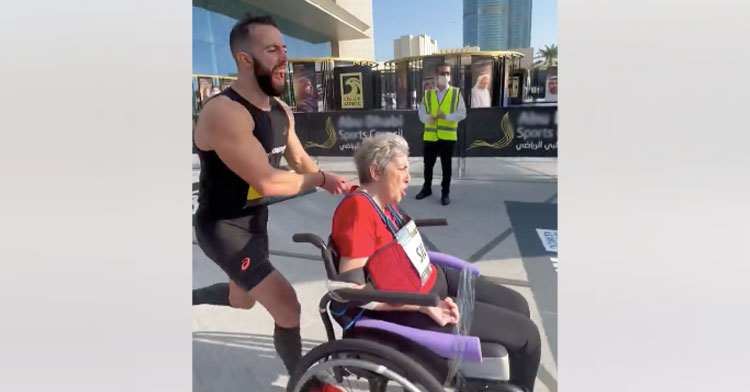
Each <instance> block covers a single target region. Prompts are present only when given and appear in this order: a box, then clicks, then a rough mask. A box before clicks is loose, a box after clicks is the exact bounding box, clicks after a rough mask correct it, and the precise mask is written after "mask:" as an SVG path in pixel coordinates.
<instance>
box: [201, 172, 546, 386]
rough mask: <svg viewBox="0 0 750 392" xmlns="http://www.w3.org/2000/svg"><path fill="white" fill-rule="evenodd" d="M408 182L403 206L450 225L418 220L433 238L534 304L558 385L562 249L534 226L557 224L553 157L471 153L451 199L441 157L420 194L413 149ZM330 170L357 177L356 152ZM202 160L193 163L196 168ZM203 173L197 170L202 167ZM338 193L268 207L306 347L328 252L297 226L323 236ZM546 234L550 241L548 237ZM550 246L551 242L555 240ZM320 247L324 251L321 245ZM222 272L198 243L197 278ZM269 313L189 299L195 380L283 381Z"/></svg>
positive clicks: (204, 281)
mask: <svg viewBox="0 0 750 392" xmlns="http://www.w3.org/2000/svg"><path fill="white" fill-rule="evenodd" d="M410 161H411V174H412V182H411V184H412V185H411V186H410V187H409V190H408V194H407V196H406V198H405V199H404V201H403V203H402V206H403V207H404V209H406V211H408V212H409V214H410V215H412V216H414V217H417V218H431V217H434V218H447V219H448V223H449V226H447V227H428V228H424V229H422V230H421V233H422V236H423V237H424V238H425V242H426V244H427V246H428V248H431V249H433V250H439V251H441V252H445V253H450V254H453V255H455V256H457V257H460V258H463V259H465V260H468V261H470V262H473V263H475V264H476V265H478V266H479V268H480V270H481V272H482V274H484V275H486V276H489V277H492V278H493V279H496V280H497V281H498V282H502V283H507V284H511V287H513V288H514V289H516V290H518V291H519V292H520V293H521V294H523V295H524V296H525V297H526V299H527V300H528V301H529V304H530V305H531V312H532V318H533V319H534V321H535V322H536V323H537V325H539V326H540V327H541V330H542V340H543V348H542V365H541V368H540V370H539V373H538V377H537V387H536V390H537V391H541V392H544V391H557V268H558V264H557V253H556V243H555V244H554V246H555V248H554V249H553V251H550V250H547V249H545V246H544V245H543V243H542V240H541V238H540V235H539V234H538V233H537V229H543V230H554V231H555V238H554V239H555V240H556V230H557V160H555V159H527V160H509V159H499V158H472V159H467V160H466V162H465V164H464V165H463V167H462V170H463V171H464V175H463V177H462V178H461V179H456V178H455V176H456V172H457V168H458V159H454V165H453V167H454V181H453V185H452V187H451V199H452V203H451V204H450V205H449V206H445V207H444V206H442V205H440V201H439V183H440V175H441V173H440V165H439V164H436V165H435V176H436V179H434V180H433V183H434V184H435V185H433V196H432V197H429V198H427V199H425V200H421V201H417V200H415V199H414V195H416V193H417V192H418V191H419V189H420V187H421V185H422V178H421V176H422V163H421V158H412V159H410ZM320 165H321V167H322V168H323V169H324V170H328V171H333V172H337V173H339V174H342V175H344V176H345V177H347V178H356V172H355V170H354V165H353V163H352V161H351V158H321V159H320ZM196 166H197V163H196V164H194V169H195V168H196ZM196 179H197V177H196ZM340 199H341V197H340V196H339V197H333V196H330V195H328V194H327V193H324V192H317V193H314V194H311V195H307V196H304V197H301V198H298V199H293V200H290V201H286V202H283V203H280V204H277V205H274V206H272V207H271V212H270V220H269V231H270V246H271V250H272V256H271V262H272V263H273V264H274V265H275V266H276V268H277V269H279V270H280V271H281V272H282V273H283V274H284V275H285V276H286V277H287V279H289V281H290V282H291V283H292V284H293V285H294V287H295V290H296V291H297V295H298V297H299V299H300V302H301V304H302V325H301V330H302V337H303V350H304V351H307V350H309V349H311V348H312V347H314V346H316V345H318V344H321V343H322V342H324V341H325V331H324V329H323V325H322V322H321V321H320V317H319V315H318V313H317V304H318V301H319V300H320V298H321V296H322V295H323V294H324V293H325V284H324V271H323V266H322V262H320V261H314V260H310V259H308V258H307V257H306V256H313V257H315V256H316V249H315V248H314V247H313V246H312V245H309V244H295V243H293V242H292V240H291V236H292V234H294V233H300V232H311V233H315V234H317V235H319V236H321V237H323V238H326V237H327V236H328V234H329V231H330V224H331V217H332V215H333V211H334V209H335V207H336V205H337V204H338V202H339V200H340ZM550 244H551V243H550V242H548V247H549V246H550ZM550 249H551V248H550ZM317 255H319V253H318V254H317ZM225 280H226V278H225V276H224V274H223V272H222V271H221V270H220V269H219V268H218V267H217V266H216V265H214V264H213V262H211V261H210V260H209V259H208V258H207V257H206V256H205V255H204V254H203V252H201V250H200V248H199V247H198V246H197V245H195V243H194V245H193V287H194V288H198V287H203V286H206V285H209V284H212V283H215V282H220V281H225ZM272 330H273V321H272V319H271V317H270V316H269V315H268V313H267V312H266V311H265V310H264V309H263V308H262V307H260V306H256V307H255V308H253V309H251V310H236V309H231V308H226V307H219V306H211V305H200V306H194V307H193V390H194V391H195V392H208V391H222V392H233V391H238V392H239V391H281V390H283V388H284V387H285V386H286V381H287V376H286V375H285V370H284V367H283V365H282V363H281V360H280V359H279V358H278V357H277V356H276V352H275V351H274V349H273V341H272V338H271V334H272Z"/></svg>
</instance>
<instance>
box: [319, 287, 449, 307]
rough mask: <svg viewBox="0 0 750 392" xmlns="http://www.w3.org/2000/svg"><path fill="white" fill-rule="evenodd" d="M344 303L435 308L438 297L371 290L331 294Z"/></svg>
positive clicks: (344, 290) (352, 290)
mask: <svg viewBox="0 0 750 392" xmlns="http://www.w3.org/2000/svg"><path fill="white" fill-rule="evenodd" d="M332 294H335V295H337V296H339V297H340V298H341V299H343V300H345V301H356V302H362V303H368V302H384V303H390V304H402V305H419V306H437V305H438V303H439V302H440V297H438V295H437V294H434V293H432V294H420V293H409V292H405V291H384V290H373V289H367V288H364V289H338V290H335V291H333V292H332Z"/></svg>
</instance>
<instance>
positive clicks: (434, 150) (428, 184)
mask: <svg viewBox="0 0 750 392" xmlns="http://www.w3.org/2000/svg"><path fill="white" fill-rule="evenodd" d="M438 149H439V146H438V143H437V142H424V150H423V151H424V185H423V186H422V190H421V191H420V192H419V194H417V199H418V200H419V199H423V198H425V197H427V196H429V195H431V194H432V189H431V188H432V168H433V167H434V166H435V161H436V160H437V157H438Z"/></svg>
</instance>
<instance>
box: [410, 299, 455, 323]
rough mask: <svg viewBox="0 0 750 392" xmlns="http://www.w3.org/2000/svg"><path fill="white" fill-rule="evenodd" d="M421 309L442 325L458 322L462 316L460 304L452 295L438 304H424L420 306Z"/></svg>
mask: <svg viewBox="0 0 750 392" xmlns="http://www.w3.org/2000/svg"><path fill="white" fill-rule="evenodd" d="M419 311H421V312H422V313H424V314H426V315H428V316H430V318H432V319H433V320H435V322H436V323H437V324H438V325H440V326H441V327H444V326H445V325H446V324H456V323H457V322H458V318H459V317H460V315H459V314H458V305H456V303H455V302H453V300H452V299H451V298H450V297H447V298H445V299H444V300H442V301H441V302H440V303H439V304H438V306H424V307H421V308H419Z"/></svg>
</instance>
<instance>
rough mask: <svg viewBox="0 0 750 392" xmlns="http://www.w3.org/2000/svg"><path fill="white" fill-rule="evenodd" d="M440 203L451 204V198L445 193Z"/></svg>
mask: <svg viewBox="0 0 750 392" xmlns="http://www.w3.org/2000/svg"><path fill="white" fill-rule="evenodd" d="M440 203H441V204H442V205H444V206H447V205H448V204H451V198H450V196H448V195H443V197H441V198H440Z"/></svg>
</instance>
